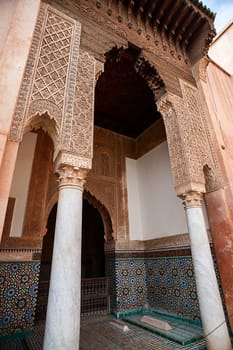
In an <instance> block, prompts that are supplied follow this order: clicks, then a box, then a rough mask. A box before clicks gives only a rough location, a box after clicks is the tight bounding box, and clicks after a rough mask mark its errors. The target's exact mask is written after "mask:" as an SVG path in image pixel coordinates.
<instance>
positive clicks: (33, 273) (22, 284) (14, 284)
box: [0, 261, 40, 336]
mask: <svg viewBox="0 0 233 350" xmlns="http://www.w3.org/2000/svg"><path fill="white" fill-rule="evenodd" d="M39 269H40V262H39V261H27V262H0V336H5V335H10V334H13V333H16V332H25V331H27V330H29V329H31V328H32V326H33V322H34V314H35V307H36V299H37V290H38V278H39Z"/></svg>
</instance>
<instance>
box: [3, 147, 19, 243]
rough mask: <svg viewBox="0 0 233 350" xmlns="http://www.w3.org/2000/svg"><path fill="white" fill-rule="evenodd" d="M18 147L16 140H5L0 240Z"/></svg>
mask: <svg viewBox="0 0 233 350" xmlns="http://www.w3.org/2000/svg"><path fill="white" fill-rule="evenodd" d="M0 143H1V142H0ZM18 149H19V143H18V142H13V141H7V143H6V147H5V152H4V155H3V160H2V165H1V167H0V241H1V238H2V232H3V226H4V222H5V216H6V211H7V204H8V198H9V196H10V190H11V183H12V179H13V175H14V170H15V163H16V159H17V154H18Z"/></svg>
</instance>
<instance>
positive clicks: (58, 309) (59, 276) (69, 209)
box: [43, 165, 87, 350]
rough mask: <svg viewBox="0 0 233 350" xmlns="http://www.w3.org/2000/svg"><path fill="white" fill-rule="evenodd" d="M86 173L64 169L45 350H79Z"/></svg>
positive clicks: (73, 169)
mask: <svg viewBox="0 0 233 350" xmlns="http://www.w3.org/2000/svg"><path fill="white" fill-rule="evenodd" d="M86 171H87V170H86V169H81V168H75V167H73V166H69V165H65V166H61V167H60V168H59V169H58V171H57V173H58V175H59V197H58V208H57V219H56V228H55V238H54V250H53V258H52V269H51V278H50V288H49V299H48V308H47V317H46V325H45V337H44V347H43V349H44V350H54V349H56V350H77V349H79V332H80V297H81V295H80V291H81V224H82V192H83V185H84V182H85V176H86Z"/></svg>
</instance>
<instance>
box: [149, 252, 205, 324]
mask: <svg viewBox="0 0 233 350" xmlns="http://www.w3.org/2000/svg"><path fill="white" fill-rule="evenodd" d="M145 262H146V279H147V291H148V304H149V306H150V307H151V308H156V309H157V310H159V309H160V310H163V311H167V312H169V313H172V314H176V315H177V316H181V317H182V316H183V317H187V318H191V319H198V320H200V312H199V305H198V299H197V291H196V283H195V278H194V271H193V265H192V258H191V257H177V258H175V257H169V258H156V259H147V260H146V261H145Z"/></svg>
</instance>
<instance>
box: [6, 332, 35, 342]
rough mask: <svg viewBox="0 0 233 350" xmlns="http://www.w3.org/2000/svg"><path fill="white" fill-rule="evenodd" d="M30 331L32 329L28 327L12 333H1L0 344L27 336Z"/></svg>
mask: <svg viewBox="0 0 233 350" xmlns="http://www.w3.org/2000/svg"><path fill="white" fill-rule="evenodd" d="M32 332H33V329H29V330H27V331H25V332H16V333H13V334H8V335H2V336H0V344H1V343H6V342H12V341H15V340H20V339H23V338H25V337H27V336H29V335H30V334H32Z"/></svg>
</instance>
